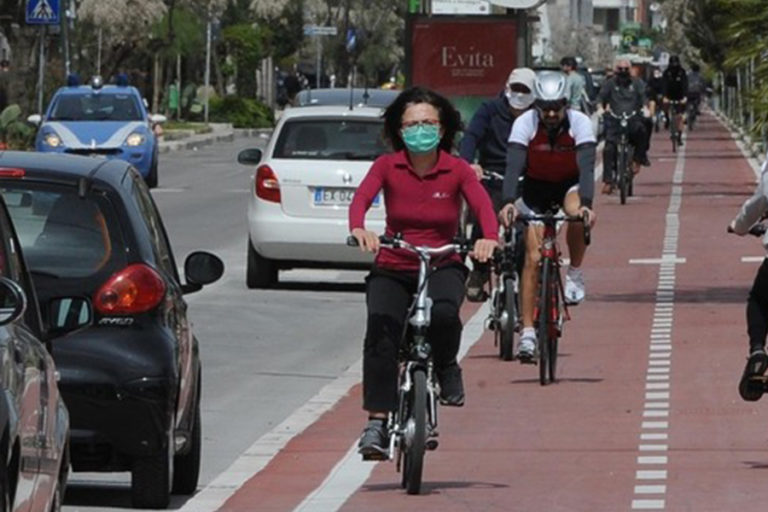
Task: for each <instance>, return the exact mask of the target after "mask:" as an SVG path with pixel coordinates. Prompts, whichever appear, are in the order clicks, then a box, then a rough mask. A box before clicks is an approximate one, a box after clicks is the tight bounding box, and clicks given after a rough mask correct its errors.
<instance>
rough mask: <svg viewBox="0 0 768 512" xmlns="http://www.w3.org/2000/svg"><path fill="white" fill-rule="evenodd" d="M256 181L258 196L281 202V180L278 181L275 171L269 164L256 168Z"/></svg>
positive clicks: (255, 186)
mask: <svg viewBox="0 0 768 512" xmlns="http://www.w3.org/2000/svg"><path fill="white" fill-rule="evenodd" d="M254 182H255V183H254V188H255V189H256V190H255V192H256V197H260V198H261V199H263V200H265V201H271V202H273V203H279V202H280V182H278V181H277V176H275V171H273V170H272V169H271V168H270V167H269V166H268V165H262V166H260V167H259V168H258V169H256V179H255V180H254Z"/></svg>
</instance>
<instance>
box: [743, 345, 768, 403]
mask: <svg viewBox="0 0 768 512" xmlns="http://www.w3.org/2000/svg"><path fill="white" fill-rule="evenodd" d="M766 368H768V355H766V353H765V350H764V349H758V350H753V351H752V353H751V354H750V355H749V358H748V359H747V365H746V366H745V367H744V373H743V374H742V375H741V380H740V381H739V395H741V398H743V399H744V400H746V401H747V402H756V401H757V400H760V398H761V397H762V396H763V391H764V383H763V381H762V379H760V377H762V376H763V374H764V373H765V370H766Z"/></svg>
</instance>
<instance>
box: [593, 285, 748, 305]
mask: <svg viewBox="0 0 768 512" xmlns="http://www.w3.org/2000/svg"><path fill="white" fill-rule="evenodd" d="M748 284H749V283H745V284H744V285H743V286H734V287H725V286H714V287H708V288H694V289H690V290H675V296H674V302H675V303H676V304H680V303H688V304H700V303H706V302H710V303H714V304H742V303H746V301H747V293H748V292H749V286H748ZM589 301H590V302H609V303H610V302H631V303H655V302H656V292H655V291H653V292H640V293H602V294H595V295H592V296H590V298H589Z"/></svg>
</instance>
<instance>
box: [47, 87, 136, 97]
mask: <svg viewBox="0 0 768 512" xmlns="http://www.w3.org/2000/svg"><path fill="white" fill-rule="evenodd" d="M94 92H95V93H97V94H120V93H123V94H133V95H136V96H138V94H139V91H138V89H136V88H135V87H133V86H130V85H104V86H102V87H100V88H98V89H94V88H93V87H91V86H90V85H73V86H66V87H59V90H58V91H56V94H59V95H64V96H78V95H81V94H91V93H94Z"/></svg>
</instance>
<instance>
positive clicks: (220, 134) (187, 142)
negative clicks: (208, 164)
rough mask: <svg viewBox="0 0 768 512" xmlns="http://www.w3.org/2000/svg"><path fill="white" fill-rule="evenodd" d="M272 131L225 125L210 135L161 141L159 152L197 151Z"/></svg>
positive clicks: (267, 133)
mask: <svg viewBox="0 0 768 512" xmlns="http://www.w3.org/2000/svg"><path fill="white" fill-rule="evenodd" d="M272 131H273V129H272V128H232V125H224V126H223V127H220V128H219V129H216V128H214V131H213V132H210V133H203V134H200V135H190V136H189V137H186V138H184V139H181V140H169V141H161V142H160V145H159V148H158V152H159V153H169V152H171V151H180V150H183V149H192V150H196V149H197V148H198V147H200V146H208V145H210V144H214V143H216V142H232V141H233V140H235V138H236V137H237V138H240V137H259V136H262V135H267V136H269V134H271V133H272Z"/></svg>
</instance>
